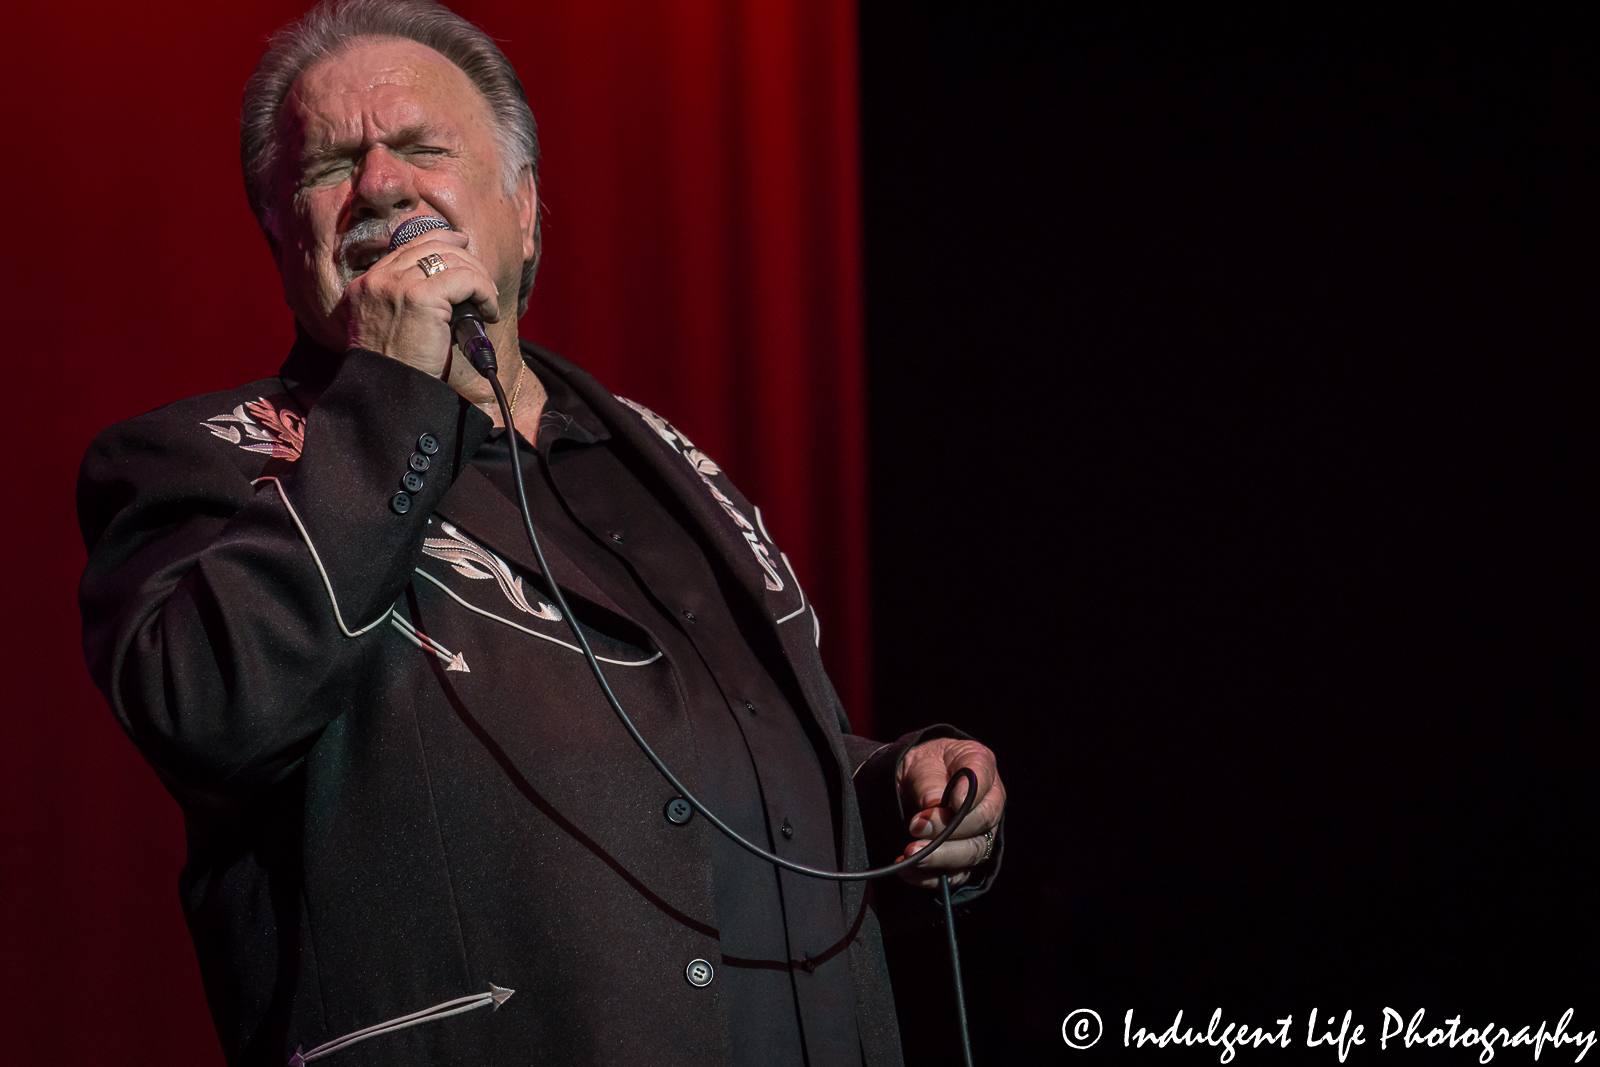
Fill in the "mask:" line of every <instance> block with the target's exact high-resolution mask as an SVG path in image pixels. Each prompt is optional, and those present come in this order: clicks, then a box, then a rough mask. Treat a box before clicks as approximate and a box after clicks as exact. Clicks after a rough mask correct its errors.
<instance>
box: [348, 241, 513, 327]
mask: <svg viewBox="0 0 1600 1067" xmlns="http://www.w3.org/2000/svg"><path fill="white" fill-rule="evenodd" d="M433 232H434V233H443V231H439V230H435V231H433ZM443 235H444V236H446V237H458V236H460V235H459V234H450V233H444V234H443ZM402 253H409V255H405V256H403V255H402ZM394 255H395V256H396V259H395V260H394V261H393V262H392V263H391V264H390V265H389V266H388V268H387V273H388V274H389V275H391V276H395V277H397V278H398V280H399V284H400V285H402V286H403V287H404V290H405V294H406V297H407V299H408V300H411V301H413V302H416V303H427V304H434V305H436V306H439V307H442V308H449V307H451V306H453V305H455V304H464V303H468V302H471V303H473V304H476V305H477V307H478V312H479V314H481V315H482V316H483V318H484V321H485V322H499V321H500V289H499V287H498V286H496V285H495V283H494V279H492V278H490V277H489V273H488V271H486V270H485V269H484V267H483V264H482V263H480V262H478V259H477V257H475V256H473V255H472V253H470V252H467V251H465V250H463V249H459V248H452V247H449V246H447V245H444V244H442V243H440V242H428V243H426V244H425V243H424V242H423V241H422V240H421V239H419V240H416V241H412V242H411V243H410V244H407V245H405V246H404V247H403V248H398V249H396V250H395V252H394ZM430 255H436V256H438V257H439V258H440V259H442V260H443V261H444V265H445V269H444V270H441V271H435V272H434V273H433V274H428V273H427V272H426V271H424V270H423V269H422V268H421V266H420V265H419V264H420V263H421V261H422V260H424V259H426V258H427V257H428V256H430ZM375 269H376V268H375ZM369 273H370V272H369Z"/></svg>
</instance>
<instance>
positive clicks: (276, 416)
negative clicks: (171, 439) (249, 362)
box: [200, 396, 306, 460]
mask: <svg viewBox="0 0 1600 1067" xmlns="http://www.w3.org/2000/svg"><path fill="white" fill-rule="evenodd" d="M252 416H254V417H253V418H252ZM230 424H232V425H230ZM200 425H201V426H204V427H205V428H206V429H208V430H210V431H211V433H212V436H214V437H220V438H222V439H223V440H224V441H227V442H228V443H229V444H235V445H238V446H239V447H240V448H242V449H244V450H245V451H246V452H261V453H263V454H265V455H268V456H272V457H274V458H276V459H288V460H296V459H299V458H300V452H301V450H302V449H303V448H305V443H306V420H305V419H304V418H302V417H301V416H299V415H297V414H295V413H294V412H292V411H290V410H289V409H288V408H275V407H273V406H272V405H271V404H269V403H267V398H266V397H264V396H263V397H256V399H254V400H251V401H248V402H247V403H243V404H240V405H239V406H238V407H236V408H234V409H233V411H232V413H230V414H227V415H213V416H212V417H211V418H209V419H207V420H206V421H204V422H202V423H201V424H200Z"/></svg>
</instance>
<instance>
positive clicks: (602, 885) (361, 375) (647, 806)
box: [78, 0, 1005, 1067]
mask: <svg viewBox="0 0 1600 1067" xmlns="http://www.w3.org/2000/svg"><path fill="white" fill-rule="evenodd" d="M242 123H243V125H242V131H241V152H242V157H243V164H244V177H245V188H246V191H247V193H248V196H249V199H250V205H251V208H252V209H253V210H254V212H255V214H256V218H257V219H258V220H259V222H260V224H261V228H262V231H263V233H264V234H265V235H266V238H267V244H268V246H269V247H270V248H271V251H272V254H273V256H274V257H275V259H276V260H277V264H278V269H279V272H280V274H281V276H282V281H283V289H284V293H285V296H286V298H287V301H288V304H289V306H290V308H291V309H292V310H293V312H294V316H295V322H296V326H297V333H298V340H297V341H296V343H295V345H294V347H293V349H292V350H291V351H290V353H289V356H288V359H287V361H286V362H285V363H284V364H283V366H282V368H281V369H280V371H279V373H278V374H277V375H276V376H273V377H269V378H265V379H262V380H260V381H256V382H252V383H250V384H248V385H244V386H241V387H240V388H238V389H234V390H231V391H228V392H223V393H214V394H211V395H209V396H201V397H196V398H193V399H190V400H183V401H179V402H177V403H174V404H171V405H169V406H167V407H164V408H161V409H159V410H157V411H154V412H151V413H150V414H147V415H143V416H140V417H139V418H136V419H133V420H130V421H128V422H125V423H122V424H121V425H118V426H114V427H112V428H111V429H109V430H107V431H105V432H104V433H102V434H101V435H100V437H99V438H98V439H97V440H96V441H95V443H94V444H93V445H92V446H91V448H90V450H89V452H88V455H87V456H86V457H85V459H84V463H83V469H82V473H81V475H80V479H79V486H78V506H79V515H80V522H81V525H82V529H83V535H84V540H85V542H86V543H87V545H88V548H89V562H88V567H87V569H86V570H85V573H84V578H83V584H82V588H81V591H80V599H81V602H82V608H83V617H84V647H85V651H86V655H87V657H88V662H89V666H90V669H91V671H92V672H93V674H94V677H95V680H96V682H97V683H98V684H99V686H100V688H101V689H102V691H103V692H104V693H105V696H106V699H107V700H108V701H109V703H110V705H111V707H112V709H113V711H114V712H115V714H116V716H117V718H118V720H119V721H120V722H121V724H122V726H123V728H124V729H125V730H126V731H127V732H128V734H129V736H130V737H131V738H132V739H133V740H134V742H135V743H136V744H137V745H138V746H139V748H140V750H141V751H142V752H143V753H144V755H145V756H146V758H147V759H148V760H149V762H150V763H151V764H152V766H154V767H155V769H156V771H157V773H158V774H159V775H160V776H161V779H162V781H163V782H164V783H165V784H166V786H167V788H168V789H169V790H170V791H171V792H172V794H173V796H174V797H176V798H177V799H178V801H179V803H180V804H181V805H182V807H183V811H184V816H185V823H186V827H187V831H188V840H189V853H188V862H187V864H186V865H185V867H184V870H183V873H182V877H181V880H180V890H181V894H182V903H183V909H184V914H185V916H186V918H187V920H188V923H189V928H190V931H191V933H192V935H193V937H194V943H195V949H196V952H197V954H198V956H199V961H200V969H201V974H202V976H203V978H204V982H205V988H206V993H207V997H208V999H209V1001H210V1005H211V1011H212V1014H213V1016H214V1018H215V1021H216V1025H217V1030H218V1033H219V1035H220V1037H221V1039H222V1044H223V1048H224V1050H225V1051H226V1054H227V1057H228V1059H229V1061H230V1062H231V1063H235V1064H264V1065H271V1067H282V1065H284V1064H287V1063H301V1062H308V1061H314V1060H325V1061H327V1062H329V1063H336V1064H351V1065H354V1064H385V1065H395V1064H445V1063H492V1064H507V1065H510V1064H517V1065H525V1064H528V1063H539V1064H557V1063H561V1064H565V1063H573V1064H578V1063H583V1064H590V1063H605V1064H645V1063H651V1064H656V1063H660V1064H668V1063H672V1064H680V1063H681V1064H761V1065H784V1064H793V1065H799V1064H810V1065H811V1067H821V1065H834V1064H851V1065H859V1064H870V1065H878V1064H893V1063H898V1062H900V1046H899V1036H898V1030H897V1024H896V1020H895V1012H894V1004H893V999H892V997H891V994H890V990H889V984H888V975H887V972H886V970H885V966H884V959H883V951H882V946H881V932H880V927H881V925H883V924H894V925H903V924H910V923H914V922H918V921H926V919H927V917H928V916H930V915H931V914H932V908H933V903H934V896H933V894H932V893H930V892H929V891H928V890H929V888H930V887H932V886H934V885H935V884H936V883H937V879H938V876H939V875H940V874H945V875H948V876H949V877H950V881H951V884H952V885H957V886H961V891H960V893H959V894H958V895H957V899H958V901H960V900H965V899H970V898H972V897H975V896H977V895H978V894H979V893H981V892H983V891H984V890H985V889H986V888H987V887H988V885H989V884H990V882H991V881H992V880H993V877H994V873H995V870H996V868H997V867H998V851H999V848H998V842H997V840H996V831H997V829H998V827H999V824H1000V819H1001V814H1002V811H1003V809H1004V805H1005V789H1004V787H1003V786H1002V784H1001V782H1000V779H999V777H998V775H997V773H996V771H995V763H994V758H993V756H992V754H991V753H990V752H989V751H988V750H987V749H986V748H984V747H983V746H982V745H980V744H978V743H977V742H975V741H972V740H971V739H969V738H967V737H966V736H965V735H964V734H962V733H960V732H959V731H957V730H954V729H952V728H950V727H943V726H936V727H931V728H928V729H925V730H921V731H917V732H915V733H913V734H910V735H908V736H906V737H904V738H901V739H900V740H899V741H897V742H893V743H890V744H882V743H879V742H876V741H870V740H867V739H865V738H861V737H856V736H853V735H852V734H850V732H849V722H848V720H847V719H846V717H845V715H844V712H843V709H842V708H841V707H840V705H839V702H838V699H837V697H836V696H835V694H834V691H833V688H832V686H831V685H830V684H829V682H828V679H827V677H826V675H825V674H824V672H823V669H822V664H821V660H820V659H819V657H818V653H817V648H816V636H817V634H818V632H819V631H818V626H817V621H816V618H815V615H814V613H813V608H812V606H811V604H810V602H809V601H808V600H807V599H806V596H805V593H804V591H803V590H802V588H801V585H800V582H799V580H798V578H797V577H796V575H795V574H794V571H793V569H792V568H791V567H790V566H789V562H788V560H787V558H786V557H785V556H784V554H783V553H782V552H781V551H780V550H779V549H778V547H777V546H776V545H775V544H773V542H772V540H771V538H770V537H769V536H768V534H767V531H766V529H765V527H764V526H763V524H762V521H761V513H760V511H759V510H758V509H756V508H755V507H753V506H752V505H751V504H750V503H749V502H748V501H747V500H745V499H744V497H743V496H742V495H740V493H739V492H738V490H737V489H735V488H734V487H733V486H732V485H731V484H730V483H729V482H728V480H727V478H726V477H725V476H724V475H723V473H722V471H721V469H720V468H719V467H718V466H717V464H716V463H715V462H713V461H712V459H711V458H710V457H708V456H706V455H705V454H704V453H703V452H701V451H699V450H698V449H697V448H695V446H694V444H693V443H692V442H691V441H690V440H689V439H688V438H687V437H685V436H684V435H683V433H682V432H680V431H678V430H677V429H675V428H674V427H673V426H672V425H671V424H670V423H668V422H667V421H666V420H664V419H663V418H661V417H660V416H658V415H656V414H655V413H654V412H651V411H650V410H648V409H647V408H645V407H643V406H641V405H639V404H636V403H633V402H631V401H628V400H622V399H619V398H617V397H615V396H613V395H612V394H610V393H609V392H607V391H606V390H605V388H604V387H602V386H601V385H600V384H599V383H597V382H596V381H595V380H594V379H593V378H591V377H590V376H589V375H587V374H585V373H584V372H583V371H581V370H579V369H578V368H577V367H575V366H573V365H572V364H571V363H568V362H566V361H565V360H563V359H561V358H560V357H558V356H556V355H554V354H552V353H550V352H548V351H546V350H544V349H542V348H540V347H538V346H536V345H532V344H529V343H527V342H525V341H524V342H519V339H518V337H517V317H518V315H520V314H521V312H522V311H523V309H524V308H525V307H526V305H527V301H528V293H529V290H530V289H531V287H532V284H533V277H534V270H535V267H536V266H537V263H538V258H539V244H540V242H539V199H538V191H537V162H538V143H537V140H536V138H535V132H534V121H533V116H532V114H531V113H530V111H529V109H528V105H527V102H526V99H525V97H524V94H523V90H522V86H521V83H520V82H519V81H518V79H517V76H516V74H515V72H514V71H513V70H512V69H511V67H510V65H509V64H508V63H507V62H506V60H505V57H504V56H502V55H501V53H500V51H499V50H498V49H497V48H496V47H495V45H494V44H493V42H492V41H491V40H490V39H489V38H488V37H487V36H486V35H485V34H484V33H482V32H481V31H479V30H478V29H476V28H475V27H473V26H472V25H470V24H469V23H467V22H465V21H463V20H462V19H460V18H458V17H457V16H455V15H454V14H452V13H451V12H449V11H448V10H446V9H444V8H442V7H440V6H438V5H436V4H433V3H431V2H428V0H346V2H343V3H333V4H328V3H324V4H323V5H321V6H319V7H318V8H317V9H315V10H314V11H312V12H311V13H310V14H309V15H307V16H306V17H305V18H304V19H303V20H301V21H300V22H299V23H296V24H294V25H292V26H290V27H288V28H286V29H285V30H283V31H281V32H280V33H279V34H277V35H276V36H275V37H274V38H273V39H272V41H271V43H270V46H269V48H268V51H267V54H266V55H265V56H264V57H263V59H262V60H261V63H260V65H259V66H258V67H257V69H256V72H255V74H254V75H253V76H252V77H251V79H250V81H249V84H248V85H247V87H246V90H245V98H244V107H243V115H242ZM420 218H426V219H429V220H442V224H440V223H438V222H435V223H434V225H435V226H436V228H434V229H425V227H419V226H416V225H415V224H413V226H412V227H408V231H414V230H418V229H422V230H424V231H425V232H422V233H421V236H418V237H416V238H415V239H413V240H411V241H409V242H408V243H404V244H401V245H399V246H398V247H396V248H394V249H393V250H391V249H390V240H391V237H392V235H393V234H394V231H395V229H396V228H397V227H398V226H399V225H400V224H401V223H402V222H405V221H407V220H410V219H420ZM457 304H469V305H476V307H477V308H478V309H479V310H480V311H481V313H482V316H483V318H484V320H485V322H486V323H487V329H488V335H489V338H490V340H492V341H493V343H494V345H495V347H496V349H497V350H498V352H499V353H500V360H499V371H498V375H499V380H500V383H501V384H502V386H503V388H504V391H505V394H506V396H507V397H508V398H509V406H510V410H511V413H512V418H511V421H512V423H513V424H514V425H513V426H511V427H506V426H505V425H504V422H503V421H502V419H501V416H500V409H499V407H498V405H497V404H496V403H495V402H494V398H493V394H492V391H491V389H490V387H489V383H488V381H487V380H485V379H484V378H482V377H480V376H479V374H478V373H477V372H476V371H474V370H473V369H472V367H471V366H470V365H469V364H468V362H467V360H466V359H464V358H463V357H462V356H461V354H460V351H459V349H453V348H452V337H451V328H450V320H451V314H452V306H453V305H457ZM246 328H248V327H246ZM223 340H225V339H219V341H223ZM519 357H520V358H519ZM511 434H516V435H519V436H518V441H519V449H520V456H521V469H522V471H523V473H524V477H525V480H526V484H527V493H528V502H529V505H530V510H531V513H532V519H533V523H534V525H535V528H536V529H537V530H538V532H539V536H540V538H541V540H542V543H543V545H544V553H545V558H546V562H547V563H548V571H547V570H546V569H545V568H543V567H540V566H539V565H538V563H537V561H536V559H535V557H534V554H533V552H532V551H531V549H530V547H529V543H528V540H527V538H526V537H525V535H524V532H523V526H522V519H521V515H520V513H519V510H518V506H517V504H516V492H515V489H514V485H513V476H512V475H513V471H512V464H513V452H512V450H511V448H510V435H511ZM556 588H559V589H560V590H561V591H562V592H563V593H564V595H565V598H566V601H567V603H568V604H569V605H570V608H571V611H572V614H573V616H574V619H573V620H570V621H569V620H568V619H567V618H566V617H565V613H564V612H563V611H562V610H561V608H560V607H558V604H557V599H558V598H557V597H556V596H555V594H554V590H555V589H556ZM573 621H575V622H576V623H577V625H578V626H580V627H581V628H582V630H583V634H584V636H585V637H586V638H587V640H588V642H589V643H590V644H591V645H592V647H593V649H594V652H595V653H596V655H597V656H598V658H599V660H600V662H601V664H602V665H603V667H604V670H605V671H606V675H607V677H608V679H609V681H610V683H611V685H612V687H613V688H614V689H615V691H616V693H617V696H618V697H619V698H620V700H621V703H622V705H623V707H624V708H626V709H627V712H628V714H629V715H630V716H631V717H632V719H633V721H634V722H635V723H636V724H637V725H638V728H639V729H640V731H641V732H642V733H643V735H644V736H645V737H646V738H647V739H648V740H649V742H650V744H651V745H652V746H653V747H654V748H655V750H656V751H657V752H658V753H659V754H660V755H661V757H662V758H663V759H664V761H665V763H666V765H667V766H668V767H670V768H671V769H672V771H673V772H674V773H675V774H676V775H677V776H678V777H679V778H680V779H681V780H682V782H683V783H684V785H685V786H686V787H687V789H688V790H689V791H690V792H691V793H693V794H694V795H695V796H696V797H697V798H698V799H700V800H701V801H703V802H704V803H705V804H706V807H707V808H708V809H709V810H710V811H712V812H714V813H716V814H717V815H719V816H720V817H721V818H722V819H724V820H726V821H727V822H728V823H729V824H730V825H731V826H732V827H733V828H734V829H735V830H737V831H738V832H739V833H741V834H743V835H744V836H745V837H747V838H749V839H751V840H753V841H755V842H757V843H759V844H760V845H762V846H763V847H764V848H767V849H769V850H771V851H773V852H775V853H777V854H778V855H779V856H781V857H783V858H785V859H788V860H792V861H795V862H798V863H804V864H807V865H810V866H813V867H820V868H824V869H826V870H830V871H837V870H862V869H865V868H867V867H868V866H874V865H880V864H884V863H888V862H891V861H892V860H894V859H895V858H896V857H898V856H904V855H910V854H912V853H915V852H916V851H917V850H919V849H921V848H922V847H924V846H926V844H927V841H928V839H929V838H931V837H933V836H934V835H935V834H936V833H938V832H939V831H941V830H942V829H943V828H944V827H945V825H946V823H947V821H948V820H949V819H950V818H951V817H952V815H953V812H952V810H951V809H947V808H943V807H940V796H941V794H942V793H943V792H944V789H945V786H946V783H947V782H948V781H949V780H950V778H951V776H952V774H953V773H954V772H955V771H956V770H957V769H958V768H961V767H970V768H971V769H972V770H973V771H975V772H976V775H977V793H978V798H979V799H978V801H977V803H976V806H975V807H974V808H973V810H972V814H971V815H969V816H968V817H967V819H966V820H964V822H963V823H962V824H961V825H960V826H959V827H958V828H957V829H956V832H955V836H954V837H953V838H952V839H951V840H950V841H949V842H947V843H946V844H944V845H943V846H942V847H940V848H939V849H938V850H937V851H936V852H935V853H934V854H933V855H932V856H931V857H930V858H929V860H928V861H927V862H926V863H925V864H923V865H920V866H917V867H913V868H910V869H908V871H907V872H904V873H903V874H902V878H903V879H904V881H903V882H900V883H896V882H895V880H894V879H889V880H887V881H880V882H876V883H874V887H873V889H871V890H869V889H867V888H866V887H865V885H864V884H863V883H860V882H849V883H838V882H830V881H823V880H818V879H814V878H809V877H805V876H802V875H799V874H795V873H792V872H790V871H786V870H781V869H778V868H775V867H774V866H773V865H772V864H770V863H767V862H764V861H762V860H760V859H758V858H756V857H754V856H752V855H750V854H748V853H747V852H745V851H743V850H741V849H740V848H738V847H737V846H735V845H734V844H732V843H731V842H730V841H729V840H728V839H727V838H726V837H724V836H723V835H722V834H721V833H719V832H718V831H717V830H716V829H715V828H714V827H712V826H711V825H710V823H709V822H708V820H707V819H706V818H705V817H704V816H703V815H699V814H697V813H696V812H695V811H694V810H693V809H692V808H691V807H690V806H689V805H687V804H686V803H685V802H684V801H682V799H681V798H679V797H678V795H677V792H676V791H675V790H674V789H673V788H672V787H670V786H669V785H668V784H667V783H666V781H665V779H664V778H663V777H662V775H661V774H660V773H658V772H657V770H656V769H655V768H654V767H653V766H652V765H651V764H650V763H649V762H648V761H647V760H646V758H645V756H644V755H643V754H642V753H641V751H640V750H639V748H638V747H637V746H636V745H635V744H634V742H633V741H632V740H631V739H630V738H629V736H628V734H627V733H626V732H624V730H623V729H622V727H621V726H620V725H619V723H618V721H617V719H616V718H615V716H614V715H613V714H612V711H611V710H610V707H609V705H608V704H607V703H606V701H605V699H604V697H603V696H602V693H601V691H600V689H599V687H598V686H597V684H596V681H595V679H594V677H593V676H592V675H591V673H590V670H589V667H588V664H587V662H586V660H585V658H584V656H583V654H582V653H581V651H580V650H579V647H578V644H577V642H576V641H575V640H574V636H573V634H572V631H571V629H570V628H569V627H570V625H571V622H573ZM963 796H965V792H964V787H963V790H962V792H959V793H958V794H957V797H956V799H957V802H959V801H960V799H961V798H962V797H963Z"/></svg>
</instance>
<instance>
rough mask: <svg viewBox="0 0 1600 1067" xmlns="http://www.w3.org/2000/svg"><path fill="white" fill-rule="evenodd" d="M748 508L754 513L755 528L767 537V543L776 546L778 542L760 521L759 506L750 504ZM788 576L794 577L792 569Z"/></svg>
mask: <svg viewBox="0 0 1600 1067" xmlns="http://www.w3.org/2000/svg"><path fill="white" fill-rule="evenodd" d="M750 510H751V511H754V512H755V513H756V529H758V530H760V531H761V536H762V537H765V538H766V539H767V544H769V545H771V546H772V547H773V548H777V547H778V543H777V542H776V541H774V540H773V539H772V535H771V534H769V533H767V524H766V523H764V522H762V521H761V508H760V507H759V506H758V505H755V504H751V505H750ZM789 576H790V577H791V578H792V577H794V571H790V572H789Z"/></svg>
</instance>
